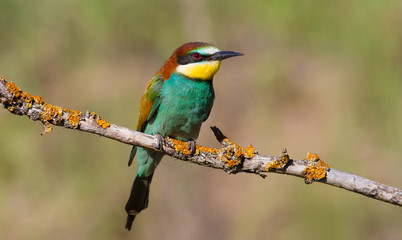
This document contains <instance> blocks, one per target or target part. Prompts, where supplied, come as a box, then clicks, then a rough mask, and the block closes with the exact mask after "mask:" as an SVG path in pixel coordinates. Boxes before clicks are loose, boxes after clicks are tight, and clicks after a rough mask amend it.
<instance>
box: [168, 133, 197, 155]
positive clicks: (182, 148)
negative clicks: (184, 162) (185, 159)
mask: <svg viewBox="0 0 402 240" xmlns="http://www.w3.org/2000/svg"><path fill="white" fill-rule="evenodd" d="M166 139H167V140H169V141H170V142H171V143H172V144H173V147H174V149H175V150H176V151H177V152H179V153H182V154H185V155H190V147H189V145H188V142H183V141H180V140H177V139H174V138H170V137H166ZM196 154H197V151H196Z"/></svg>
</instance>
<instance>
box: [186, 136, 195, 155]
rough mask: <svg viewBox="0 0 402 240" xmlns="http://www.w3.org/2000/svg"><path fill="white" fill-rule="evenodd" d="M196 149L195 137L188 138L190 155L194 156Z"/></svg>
mask: <svg viewBox="0 0 402 240" xmlns="http://www.w3.org/2000/svg"><path fill="white" fill-rule="evenodd" d="M196 149H197V144H196V143H195V141H194V140H193V139H191V138H190V139H189V140H188V150H190V156H194V154H195V151H196Z"/></svg>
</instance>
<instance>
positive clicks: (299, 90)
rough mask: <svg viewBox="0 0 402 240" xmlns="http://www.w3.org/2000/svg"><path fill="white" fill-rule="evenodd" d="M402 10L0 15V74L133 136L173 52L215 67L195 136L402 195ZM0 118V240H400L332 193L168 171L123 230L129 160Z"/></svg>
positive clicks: (142, 6)
mask: <svg viewBox="0 0 402 240" xmlns="http://www.w3.org/2000/svg"><path fill="white" fill-rule="evenodd" d="M401 26H402V2H401V1H400V0H383V1H367V0H353V1H346V0H340V1H318V0H305V1H298V0H293V1H291V0H290V1H283V0H271V1H266V0H250V1H240V0H230V1H229V0H224V1H208V0H174V1H164V0H156V1H145V0H115V1H98V0H85V1H82V0H60V1H49V0H36V1H28V0H25V1H24V0H0V34H1V37H0V71H1V72H0V74H1V75H3V76H5V77H6V79H7V80H8V81H14V82H15V83H16V84H17V85H18V86H20V87H21V88H22V89H23V90H25V91H28V92H30V93H31V94H34V95H40V96H42V97H43V98H44V99H45V100H46V101H47V102H49V103H51V104H53V105H59V106H63V107H66V108H70V109H77V110H80V111H83V112H85V111H86V110H90V111H95V112H97V113H99V114H100V115H101V116H102V117H103V118H104V119H105V120H107V121H109V122H112V123H115V124H118V125H121V126H126V127H130V128H135V126H136V122H137V118H138V114H139V100H140V97H141V94H142V93H143V90H144V88H145V86H146V84H147V82H148V80H149V79H150V78H151V77H152V76H153V75H154V73H155V72H156V71H157V70H158V69H159V68H160V66H161V65H162V64H163V62H164V61H165V60H166V59H167V58H168V57H169V56H170V54H171V53H172V51H173V50H174V49H175V48H177V47H178V46H180V45H181V44H182V43H185V42H188V41H195V40H197V41H207V42H211V43H214V44H215V45H216V46H218V47H219V48H221V49H223V50H234V51H239V52H242V53H245V55H244V56H242V57H238V58H233V59H229V60H225V61H224V62H223V64H222V66H221V70H220V72H219V73H218V74H217V76H216V77H215V80H214V84H215V91H216V100H215V105H214V108H213V110H212V113H211V115H210V118H209V119H208V121H207V122H205V123H204V125H203V128H202V129H201V134H200V138H199V139H198V143H199V144H201V145H207V146H211V147H218V146H219V145H218V143H217V142H216V140H215V139H214V137H213V134H212V132H211V131H210V130H209V128H208V126H211V125H216V126H218V127H220V128H221V130H222V131H223V132H224V133H225V134H226V135H228V136H229V137H230V138H231V140H233V141H236V142H237V143H239V144H241V145H243V146H247V145H248V144H253V145H254V146H255V147H256V148H257V149H259V151H260V152H261V153H263V154H266V155H277V154H280V152H281V148H282V146H286V147H287V148H288V151H289V153H290V156H291V157H292V158H296V159H302V158H304V157H305V155H306V153H307V152H309V151H310V152H315V153H318V154H319V155H320V156H321V158H322V159H323V160H324V161H326V162H327V163H328V164H329V165H330V166H331V167H333V168H337V169H340V170H343V171H347V172H350V173H354V174H357V175H360V176H364V177H366V178H369V179H372V180H375V181H379V182H382V183H385V184H388V185H391V186H395V187H399V188H401V187H402V172H401V169H402V161H401V156H402V126H401V123H402V95H401V90H402V27H401ZM41 132H42V126H41V124H40V123H38V122H30V121H28V119H27V118H26V117H20V116H16V115H11V114H10V113H8V111H6V110H4V109H3V110H0V238H1V239H78V240H79V239H401V238H402V228H401V226H402V209H401V208H400V207H397V206H393V205H390V204H386V203H383V202H380V201H376V200H372V199H369V198H366V197H363V196H360V195H358V194H354V193H351V192H347V191H345V190H342V189H338V188H334V187H330V186H327V185H324V184H320V183H315V184H312V185H305V184H304V182H303V180H302V179H299V178H294V177H290V176H283V175H278V174H269V175H268V178H267V179H266V180H263V179H262V178H260V177H258V176H255V175H250V174H237V175H228V174H226V173H225V172H223V171H219V170H214V169H209V168H204V167H200V166H197V165H193V164H189V163H185V162H182V161H178V160H173V159H171V158H167V157H166V158H165V159H164V160H163V161H162V163H161V164H160V166H159V168H158V169H157V172H156V174H155V176H154V179H153V184H152V188H151V195H150V197H151V199H150V205H149V208H148V209H147V210H146V211H144V212H143V213H141V214H140V215H139V216H138V217H137V218H136V220H135V224H134V227H133V230H132V231H131V232H127V231H125V229H124V224H125V218H126V214H125V212H124V210H123V208H124V205H125V203H126V200H127V197H128V193H129V189H130V187H131V184H132V180H133V178H134V175H135V171H136V166H134V167H130V168H127V160H128V155H129V152H130V146H128V145H124V144H121V143H118V142H115V141H111V140H109V139H106V138H101V137H98V136H95V135H92V134H86V133H82V132H79V131H72V130H65V129H61V128H55V129H54V130H53V131H52V132H51V133H49V134H46V135H44V136H41V135H40V133H41Z"/></svg>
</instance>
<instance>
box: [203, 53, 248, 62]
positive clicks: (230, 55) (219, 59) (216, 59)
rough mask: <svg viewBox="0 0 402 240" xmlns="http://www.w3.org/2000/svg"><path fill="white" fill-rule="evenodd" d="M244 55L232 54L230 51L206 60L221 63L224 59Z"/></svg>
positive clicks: (216, 54)
mask: <svg viewBox="0 0 402 240" xmlns="http://www.w3.org/2000/svg"><path fill="white" fill-rule="evenodd" d="M241 55H244V54H243V53H238V52H232V51H219V52H217V53H214V54H213V55H211V56H210V57H209V58H208V59H207V60H209V61H221V60H223V59H226V58H230V57H236V56H241Z"/></svg>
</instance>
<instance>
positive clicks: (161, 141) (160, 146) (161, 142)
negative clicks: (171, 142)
mask: <svg viewBox="0 0 402 240" xmlns="http://www.w3.org/2000/svg"><path fill="white" fill-rule="evenodd" d="M155 136H156V138H157V143H158V145H157V146H156V148H157V149H158V150H159V151H162V150H163V145H165V138H164V137H163V136H162V135H160V134H159V133H158V134H156V135H155Z"/></svg>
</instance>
